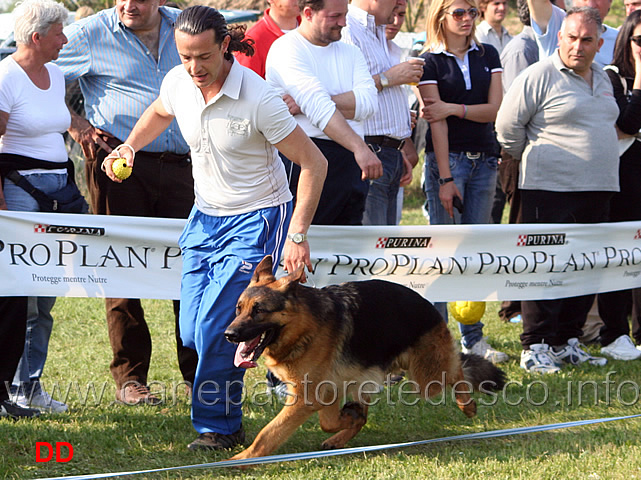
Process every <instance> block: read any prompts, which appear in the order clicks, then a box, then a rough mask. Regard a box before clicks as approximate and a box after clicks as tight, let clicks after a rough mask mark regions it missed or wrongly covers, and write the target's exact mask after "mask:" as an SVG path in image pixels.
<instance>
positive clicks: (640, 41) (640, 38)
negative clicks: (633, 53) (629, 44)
mask: <svg viewBox="0 0 641 480" xmlns="http://www.w3.org/2000/svg"><path fill="white" fill-rule="evenodd" d="M630 40H631V41H633V42H634V43H635V44H636V46H637V47H641V35H635V36H634V37H630Z"/></svg>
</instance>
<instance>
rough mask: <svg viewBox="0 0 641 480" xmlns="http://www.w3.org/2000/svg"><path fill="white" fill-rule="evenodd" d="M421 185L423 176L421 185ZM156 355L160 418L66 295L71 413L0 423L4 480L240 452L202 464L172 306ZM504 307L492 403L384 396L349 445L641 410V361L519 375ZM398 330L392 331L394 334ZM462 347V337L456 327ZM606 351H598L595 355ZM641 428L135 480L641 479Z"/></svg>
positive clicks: (413, 195) (262, 405)
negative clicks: (119, 396) (122, 383)
mask: <svg viewBox="0 0 641 480" xmlns="http://www.w3.org/2000/svg"><path fill="white" fill-rule="evenodd" d="M417 176H418V175H417ZM418 183H419V182H418V178H417V179H415V181H414V183H413V184H412V186H411V187H410V188H408V189H407V192H406V193H407V201H406V204H405V213H404V218H403V223H405V224H424V223H425V220H424V219H423V217H422V214H421V213H420V205H421V203H422V201H423V200H422V196H421V193H420V187H419V186H418ZM144 307H145V311H146V314H147V318H148V320H149V323H150V325H151V329H152V335H153V342H154V343H153V344H154V353H153V358H152V368H151V371H150V376H149V378H150V380H151V381H152V382H153V383H152V387H153V388H154V389H155V390H157V391H158V392H159V394H160V395H161V396H162V397H163V399H164V400H165V403H164V404H163V405H162V406H160V407H127V406H124V405H118V404H114V402H113V400H114V394H115V386H114V383H113V381H112V379H111V376H110V374H109V368H108V365H109V361H110V358H111V348H110V346H109V341H108V337H107V328H106V324H105V320H104V304H103V301H102V300H100V299H77V298H60V299H58V302H57V304H56V307H55V309H54V312H53V313H54V317H55V320H56V321H55V324H54V330H53V334H52V337H51V343H50V354H49V359H48V361H47V366H46V370H45V374H44V376H43V382H44V383H45V385H46V388H47V390H48V391H50V392H54V391H55V395H54V396H55V397H57V398H59V399H66V401H67V403H68V404H69V406H70V411H69V412H68V413H66V414H61V415H48V416H43V417H41V418H40V419H38V420H33V421H18V422H13V421H8V420H0V448H1V450H2V457H1V459H0V478H43V477H49V476H63V475H66V476H68V475H80V474H88V473H106V472H120V471H134V470H147V469H156V468H163V467H175V466H184V465H194V464H202V463H208V462H215V461H219V460H224V459H226V458H229V457H230V456H231V452H223V453H209V454H205V453H194V452H190V451H189V450H187V448H186V445H187V444H188V443H189V442H190V441H192V440H193V439H194V438H195V437H196V433H195V431H194V430H193V428H192V426H191V422H190V419H189V399H188V397H187V395H186V393H185V389H184V385H182V384H181V377H180V373H179V371H178V366H177V361H176V355H175V344H174V340H173V318H172V310H171V303H170V302H168V301H156V300H148V301H145V302H144ZM497 311H498V303H496V302H494V303H488V308H487V310H486V314H485V316H484V318H483V321H484V323H485V324H486V328H485V330H486V335H488V336H489V338H490V341H491V343H492V344H493V345H494V346H496V347H497V348H499V349H501V350H503V351H505V352H507V353H508V354H509V355H510V361H509V363H507V364H506V365H505V367H504V368H505V371H506V372H507V375H508V378H509V380H510V382H509V384H508V386H507V387H506V389H505V390H504V391H503V392H500V393H499V394H498V395H496V396H483V395H477V396H476V398H477V402H478V404H479V411H478V415H477V416H476V417H475V418H473V419H467V418H466V417H465V416H464V415H463V414H462V413H461V412H460V411H459V410H458V408H457V407H456V406H455V405H454V403H453V401H452V397H451V395H450V394H449V393H448V394H447V395H445V396H444V397H441V398H439V399H434V400H432V401H431V403H429V404H428V403H425V402H422V401H421V402H418V401H417V398H416V397H413V396H412V395H408V394H407V393H405V392H406V390H407V388H405V390H403V389H404V387H403V386H402V385H400V386H399V385H397V386H394V387H392V388H390V389H387V390H385V391H384V392H383V393H382V394H381V395H380V396H379V397H377V398H378V403H377V404H376V405H375V406H374V407H372V408H370V414H369V422H368V423H367V425H366V426H365V428H364V429H363V430H362V432H361V433H360V434H359V435H358V436H357V437H356V438H355V439H354V440H352V441H351V442H350V444H349V446H352V447H358V446H368V445H381V444H388V443H402V442H411V441H418V440H426V439H432V438H441V437H447V436H455V435H462V434H467V433H474V432H484V431H490V430H497V429H506V428H515V427H523V426H536V425H545V424H552V423H558V422H567V421H576V420H583V419H592V418H603V417H614V416H626V415H632V414H639V413H641V407H640V403H639V396H640V395H641V392H640V391H639V390H640V388H639V385H640V384H641V369H640V367H641V363H640V362H639V361H636V362H617V361H610V363H609V364H608V365H607V366H605V367H592V366H586V367H568V368H565V369H564V370H563V371H562V372H561V373H560V374H557V375H554V376H548V377H542V376H539V375H531V374H527V373H526V372H525V371H524V370H522V369H520V368H519V365H518V359H519V355H520V350H521V349H520V343H519V334H520V333H521V326H520V324H509V323H503V322H501V321H500V320H499V318H498V316H497ZM391 328H393V326H391ZM450 328H451V329H452V331H453V333H454V335H455V336H457V337H458V328H456V325H455V324H451V325H450ZM589 350H590V351H591V352H592V353H594V354H596V353H598V348H597V347H596V346H590V347H589ZM264 373H265V369H264V368H259V369H254V370H250V371H248V374H247V376H246V384H247V385H248V389H247V390H248V401H246V402H245V405H244V413H245V419H244V424H245V429H246V431H247V435H248V442H250V441H251V440H252V439H253V438H254V436H255V435H256V434H257V432H258V431H259V430H260V429H261V428H262V427H263V426H264V425H265V424H266V423H267V422H268V421H269V420H270V419H271V418H273V417H274V415H275V414H276V413H277V412H278V410H279V408H280V404H279V403H278V401H276V400H273V399H272V398H271V397H268V396H267V395H265V394H264V393H263V392H264V384H263V380H264ZM327 437H328V435H327V434H325V433H323V432H322V431H321V429H320V427H319V426H318V422H317V418H316V417H313V418H312V419H310V420H309V421H308V422H307V423H305V424H304V425H303V426H302V427H301V428H300V429H299V430H298V431H297V432H296V434H295V435H294V436H293V437H292V438H291V439H290V440H289V441H288V442H287V443H286V444H285V445H284V446H283V447H281V448H280V450H279V451H278V452H277V453H294V452H307V451H315V450H318V449H319V447H320V444H321V442H322V441H323V440H324V439H325V438H327ZM639 438H641V419H632V420H625V421H617V422H611V423H607V424H601V425H593V426H585V427H578V428H572V429H567V430H559V431H550V432H544V433H532V434H526V435H521V436H513V437H503V438H496V439H487V440H474V441H469V440H468V441H450V442H443V443H437V444H431V445H424V446H417V447H412V448H404V449H397V450H386V451H381V452H376V453H370V454H354V455H346V456H340V457H333V458H327V459H315V460H306V461H302V460H301V461H295V462H289V463H282V464H272V465H266V466H258V467H253V468H251V469H249V470H245V471H238V470H233V469H211V468H199V469H186V470H179V471H173V472H164V473H157V474H145V475H139V476H137V477H132V478H154V479H157V478H218V477H225V478H227V477H229V478H243V479H244V478H247V479H252V478H265V479H270V478H278V479H281V478H282V479H301V480H302V479H309V478H313V479H317V478H319V479H320V478H328V479H329V478H332V479H333V478H349V479H357V478H358V479H382V478H430V479H468V478H473V479H486V478H492V479H530V478H536V479H632V478H641V448H640V447H639V441H638V439H639ZM36 442H49V443H51V444H55V442H69V443H70V444H71V445H72V446H73V448H74V456H73V458H72V459H71V460H70V461H69V462H66V463H55V462H48V463H38V462H36Z"/></svg>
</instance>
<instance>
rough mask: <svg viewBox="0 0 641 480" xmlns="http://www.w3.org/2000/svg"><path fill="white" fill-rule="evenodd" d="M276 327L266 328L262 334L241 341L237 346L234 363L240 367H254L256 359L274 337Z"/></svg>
mask: <svg viewBox="0 0 641 480" xmlns="http://www.w3.org/2000/svg"><path fill="white" fill-rule="evenodd" d="M274 332H275V331H274V329H273V328H270V329H269V330H265V331H264V332H263V333H262V334H261V335H259V336H258V337H256V338H253V339H251V340H248V341H246V342H241V343H239V344H238V348H236V355H235V357H234V365H236V366H237V367H240V368H254V367H257V366H258V364H257V363H256V361H257V360H258V358H259V357H260V355H261V354H262V353H263V350H265V347H267V345H269V343H270V342H271V341H272V339H273V337H274Z"/></svg>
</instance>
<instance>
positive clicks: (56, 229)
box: [33, 224, 105, 237]
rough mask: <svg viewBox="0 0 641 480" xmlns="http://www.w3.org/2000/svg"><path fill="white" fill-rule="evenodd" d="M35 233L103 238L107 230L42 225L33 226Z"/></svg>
mask: <svg viewBox="0 0 641 480" xmlns="http://www.w3.org/2000/svg"><path fill="white" fill-rule="evenodd" d="M33 231H34V232H35V233H55V234H61V233H63V234H68V235H93V236H96V237H102V236H104V235H105V229H104V228H102V227H73V226H71V225H41V224H35V225H34V226H33Z"/></svg>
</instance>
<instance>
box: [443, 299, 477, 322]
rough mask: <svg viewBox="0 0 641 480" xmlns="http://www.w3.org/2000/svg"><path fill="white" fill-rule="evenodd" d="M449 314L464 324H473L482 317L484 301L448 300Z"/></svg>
mask: <svg viewBox="0 0 641 480" xmlns="http://www.w3.org/2000/svg"><path fill="white" fill-rule="evenodd" d="M447 306H448V308H449V310H450V314H451V315H452V316H453V317H454V318H455V319H456V320H457V321H459V322H460V323H462V324H464V325H473V324H475V323H477V322H479V321H480V320H481V318H483V314H484V313H485V302H450V303H448V304H447Z"/></svg>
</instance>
